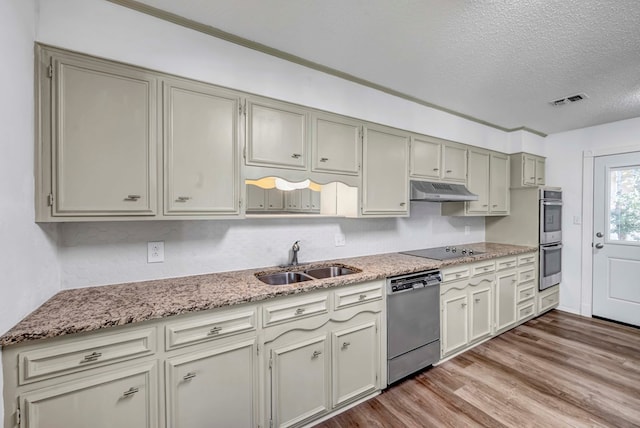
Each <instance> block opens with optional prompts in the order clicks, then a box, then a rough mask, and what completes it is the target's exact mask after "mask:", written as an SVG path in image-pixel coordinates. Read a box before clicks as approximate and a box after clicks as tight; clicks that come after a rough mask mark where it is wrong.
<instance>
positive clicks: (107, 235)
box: [37, 0, 511, 288]
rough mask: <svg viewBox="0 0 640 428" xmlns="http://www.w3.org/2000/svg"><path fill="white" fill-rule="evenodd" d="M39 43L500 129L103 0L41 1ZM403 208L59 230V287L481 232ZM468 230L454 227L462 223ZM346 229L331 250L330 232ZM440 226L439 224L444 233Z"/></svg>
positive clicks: (446, 126)
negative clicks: (156, 250)
mask: <svg viewBox="0 0 640 428" xmlns="http://www.w3.org/2000/svg"><path fill="white" fill-rule="evenodd" d="M37 39H38V41H41V42H43V43H46V44H50V45H54V46H59V47H63V48H67V49H71V50H76V51H80V52H85V53H89V54H93V55H96V56H100V57H105V58H110V59H115V60H119V61H123V62H127V63H131V64H136V65H140V66H144V67H148V68H151V69H155V70H161V71H165V72H168V73H173V74H178V75H182V76H186V77H191V78H194V79H199V80H202V81H207V82H211V83H215V84H218V85H223V86H228V87H231V88H235V89H240V90H244V91H248V92H253V93H256V94H260V95H265V96H271V97H274V98H278V99H282V100H285V101H290V102H295V103H299V104H302V105H307V106H311V107H315V108H320V109H324V110H329V111H334V112H337V113H341V114H345V115H350V116H354V117H359V118H362V119H366V120H371V121H374V122H380V123H384V124H387V125H391V126H396V127H399V128H403V129H408V130H413V131H416V132H422V133H426V134H430V135H435V136H438V137H441V138H447V139H452V140H457V141H463V142H465V143H469V144H474V145H478V146H483V147H488V148H491V149H495V150H500V151H509V149H510V145H511V141H510V138H509V136H508V134H506V133H504V132H502V131H499V130H496V129H494V128H490V127H487V126H483V125H480V124H477V123H475V122H471V121H468V120H465V119H461V118H459V117H456V116H452V115H450V114H447V113H443V112H440V111H437V110H434V109H430V108H427V107H424V106H421V105H418V104H415V103H412V102H409V101H406V100H402V99H399V98H396V97H393V96H390V95H387V94H384V93H381V92H379V91H375V90H373V89H370V88H366V87H363V86H361V85H357V84H354V83H351V82H348V81H344V80H341V79H338V78H335V77H332V76H329V75H326V74H323V73H320V72H317V71H314V70H310V69H307V68H305V67H301V66H299V65H296V64H293V63H289V62H286V61H283V60H280V59H277V58H274V57H270V56H268V55H265V54H262V53H260V52H256V51H253V50H250V49H246V48H242V47H239V46H236V45H233V44H230V43H228V42H224V41H222V40H218V39H215V38H213V37H210V36H207V35H204V34H202V33H198V32H196V31H192V30H189V29H186V28H183V27H180V26H176V25H173V24H170V23H167V22H164V21H161V20H158V19H155V18H152V17H149V16H146V15H144V14H140V13H138V12H135V11H132V10H129V9H126V8H123V7H120V6H117V5H114V4H112V3H109V2H105V1H101V0H46V1H41V4H40V23H39V26H38V32H37ZM435 208H437V205H436V206H431V207H429V206H420V207H416V206H415V204H414V206H412V216H411V218H409V219H372V220H347V219H343V220H336V219H333V220H320V219H302V220H244V221H201V222H198V221H196V222H178V221H176V222H152V223H141V222H136V223H115V222H114V223H100V224H98V223H87V224H65V225H62V226H60V231H59V232H60V248H59V251H60V264H61V269H62V279H61V282H62V286H63V288H69V287H81V286H87V285H97V284H106V283H114V282H122V281H136V280H143V279H149V278H159V277H171V276H177V275H188V274H196V273H201V272H210V271H221V270H234V269H242V268H247V267H253V266H267V265H274V264H278V263H282V262H284V261H285V258H286V256H287V251H288V248H289V247H290V246H291V244H292V243H293V241H295V240H296V239H301V240H302V248H303V249H302V252H301V254H300V256H301V258H302V259H303V260H319V259H327V258H336V257H345V256H353V255H363V254H371V253H379V252H385V251H398V250H403V249H411V248H420V247H427V246H436V245H441V244H446V243H464V242H471V241H482V240H483V239H484V222H483V221H482V219H467V220H460V219H451V218H445V217H440V216H439V214H438V213H437V212H436V209H435ZM465 225H469V226H470V227H471V231H472V233H471V235H464V226H465ZM339 231H341V232H342V233H345V234H346V238H347V245H346V246H345V247H340V248H336V247H335V246H334V244H333V236H334V234H335V233H336V232H339ZM444 232H447V234H446V235H445V234H444ZM149 240H165V241H166V250H165V252H166V262H165V263H163V264H147V263H146V256H145V254H146V242H147V241H149Z"/></svg>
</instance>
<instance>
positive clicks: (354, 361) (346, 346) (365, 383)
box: [331, 319, 380, 408]
mask: <svg viewBox="0 0 640 428" xmlns="http://www.w3.org/2000/svg"><path fill="white" fill-rule="evenodd" d="M377 323H378V322H377V319H376V320H374V321H371V322H368V323H365V324H361V325H358V326H355V327H351V328H348V329H345V330H340V331H336V332H334V333H333V335H332V343H331V346H332V349H333V376H332V377H333V407H334V408H335V407H337V406H339V405H342V404H343V403H345V402H347V401H351V400H353V399H354V398H356V397H359V396H362V395H365V394H367V393H370V392H373V391H375V390H376V388H377V384H378V382H377V380H378V368H379V367H380V363H379V362H378V358H379V357H378V354H379V351H380V345H379V341H378V333H377V330H378V327H377Z"/></svg>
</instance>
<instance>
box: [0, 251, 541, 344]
mask: <svg viewBox="0 0 640 428" xmlns="http://www.w3.org/2000/svg"><path fill="white" fill-rule="evenodd" d="M465 247H470V248H473V249H474V250H475V251H479V252H483V253H484V254H480V255H474V256H472V257H464V258H459V259H455V260H447V261H438V260H432V259H424V258H420V257H414V256H408V255H404V254H398V253H389V254H380V255H373V256H363V257H353V258H347V259H338V260H330V261H323V262H314V263H309V264H305V265H304V266H298V267H296V268H287V270H304V269H309V268H310V267H316V266H325V265H336V264H339V265H343V266H348V267H354V268H356V269H357V270H359V271H360V272H358V273H355V274H351V275H345V276H341V277H335V278H327V279H318V280H313V281H305V282H300V283H296V284H290V285H266V284H264V283H262V282H261V281H259V280H258V279H257V278H256V274H260V273H268V272H276V271H282V270H283V269H282V268H277V267H274V268H261V269H248V270H242V271H233V272H220V273H211V274H205V275H195V276H187V277H181V278H170V279H161V280H153V281H144V282H134V283H127V284H116V285H107V286H100V287H88V288H80V289H72V290H63V291H61V292H59V293H58V294H56V295H55V296H53V297H52V298H51V299H49V300H48V301H47V302H45V303H44V304H43V305H42V306H40V307H39V308H38V309H36V310H35V311H34V312H32V313H31V314H30V315H29V316H27V317H26V318H25V319H23V320H22V321H20V322H19V323H18V324H17V325H16V326H15V327H13V328H12V329H11V330H9V331H8V332H7V333H6V334H5V335H4V336H2V337H0V346H8V345H14V344H18V343H21V342H25V341H29V340H35V339H43V338H50V337H56V336H62V335H66V334H72V333H79V332H84V331H91V330H97V329H101V328H107V327H111V326H117V325H124V324H131V323H136V322H141V321H146V320H151V319H158V318H164V317H169V316H172V315H178V314H183V313H188V312H197V311H204V310H207V309H213V308H219V307H223V306H231V305H238V304H242V303H248V302H258V301H261V300H266V299H271V298H274V297H278V296H285V295H290V294H297V293H304V292H306V291H311V290H317V289H322V288H331V287H338V286H341V285H349V284H356V283H359V282H364V281H371V280H375V279H380V278H386V277H389V276H394V275H402V274H407V273H413V272H419V271H423V270H429V269H436V268H440V267H445V266H450V265H455V264H461V263H469V262H474V261H480V260H486V259H491V258H496V257H504V256H509V255H516V254H523V253H528V252H533V251H536V250H537V248H536V247H523V246H517V245H504V244H493V243H475V244H467V245H465Z"/></svg>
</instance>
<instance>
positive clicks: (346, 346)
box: [342, 342, 351, 349]
mask: <svg viewBox="0 0 640 428" xmlns="http://www.w3.org/2000/svg"><path fill="white" fill-rule="evenodd" d="M349 346H351V342H343V343H342V349H347V348H348V347H349Z"/></svg>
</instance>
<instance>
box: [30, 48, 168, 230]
mask: <svg viewBox="0 0 640 428" xmlns="http://www.w3.org/2000/svg"><path fill="white" fill-rule="evenodd" d="M50 61H51V68H50V70H51V76H52V77H51V78H50V79H46V78H45V81H44V82H42V85H43V86H45V87H46V86H48V85H49V84H50V85H51V89H52V90H51V92H50V96H51V99H50V100H47V99H46V97H47V96H49V95H43V94H42V93H41V94H40V95H41V97H43V98H45V99H41V100H40V107H41V109H43V111H42V114H43V116H46V115H47V114H49V115H50V116H49V117H45V118H43V119H44V120H45V122H49V121H51V133H52V135H50V138H51V142H52V151H51V156H52V158H53V159H52V163H51V165H52V183H51V193H50V196H47V195H39V196H40V197H41V198H45V197H48V198H49V204H51V205H53V206H52V209H51V215H52V216H63V217H64V216H114V215H117V216H124V215H126V216H137V215H143V216H144V215H147V216H151V215H154V214H155V213H156V181H157V179H156V167H157V157H156V156H157V151H156V109H157V105H156V92H157V79H156V77H154V76H153V74H151V73H147V72H145V71H142V70H138V69H135V68H133V67H127V66H123V65H112V64H109V63H107V62H104V61H100V60H94V59H89V58H83V57H76V56H74V55H66V54H55V55H52V56H51V57H50ZM42 89H44V88H42ZM42 89H41V90H42ZM48 102H50V108H49V105H47V103H48ZM41 132H43V133H44V134H43V137H42V138H43V139H47V140H48V137H47V135H46V133H47V132H48V130H45V129H41ZM46 156H47V154H44V155H42V154H41V158H40V162H43V161H46V159H43V157H45V158H46ZM43 190H44V189H43ZM40 203H42V201H40Z"/></svg>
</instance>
